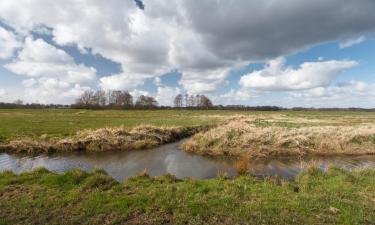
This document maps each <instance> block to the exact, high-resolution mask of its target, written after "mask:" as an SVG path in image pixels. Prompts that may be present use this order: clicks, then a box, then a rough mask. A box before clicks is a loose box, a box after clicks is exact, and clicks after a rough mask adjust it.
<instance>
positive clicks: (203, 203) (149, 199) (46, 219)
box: [0, 109, 375, 224]
mask: <svg viewBox="0 0 375 225" xmlns="http://www.w3.org/2000/svg"><path fill="white" fill-rule="evenodd" d="M0 121H1V123H0V135H1V145H2V146H13V147H10V148H7V149H5V150H6V152H7V153H8V154H15V155H17V154H16V153H26V154H29V155H38V154H46V153H51V152H49V150H50V149H51V148H54V151H53V152H58V151H75V150H85V151H88V152H89V151H106V152H107V153H109V154H110V153H111V151H142V149H144V148H153V147H156V146H158V145H163V144H165V143H169V142H174V141H178V140H180V139H183V138H187V139H186V140H184V141H183V143H182V145H181V148H182V150H183V151H187V152H189V153H191V154H192V155H202V156H203V157H209V158H212V157H213V158H215V157H220V158H228V159H234V160H237V161H238V162H237V163H236V165H235V166H236V168H237V171H238V175H237V176H236V177H232V178H229V177H228V176H227V174H225V173H221V174H220V173H218V174H217V177H216V178H211V179H204V180H199V179H194V178H184V179H177V178H175V177H174V176H173V175H171V174H166V175H163V176H159V177H150V176H149V175H148V174H147V171H144V172H141V171H140V173H139V175H137V176H135V177H132V178H129V179H126V180H125V181H123V182H118V181H116V180H114V179H113V178H112V177H111V176H110V175H109V174H107V173H106V172H105V171H103V170H100V168H99V169H94V170H93V171H91V172H90V171H88V172H87V171H83V170H79V169H73V170H68V171H65V172H64V173H56V172H50V171H48V170H46V169H36V170H34V171H28V172H23V173H21V174H15V173H14V172H11V171H3V172H2V173H0V208H1V210H0V224H11V223H12V224H18V223H19V224H46V223H50V224H59V223H61V220H64V223H65V224H77V223H79V224H248V223H251V224H373V223H374V221H375V217H374V215H375V211H374V209H375V194H374V193H375V189H374V188H375V174H374V170H373V169H364V170H363V169H358V170H357V169H355V170H353V171H349V170H344V169H340V168H337V167H329V168H328V170H327V171H322V170H320V169H319V168H318V167H317V165H314V164H312V165H306V166H305V169H304V170H303V171H302V172H301V173H300V174H299V175H298V176H297V177H296V178H295V180H289V181H287V180H286V179H284V178H282V177H267V178H264V179H260V178H257V177H253V176H251V175H250V174H249V173H248V169H249V165H250V164H249V163H250V162H251V161H252V160H258V159H259V158H275V157H276V158H277V157H285V156H287V157H291V158H294V159H296V160H298V158H299V157H301V156H306V155H307V156H308V155H314V154H318V155H321V156H327V157H329V156H330V155H372V154H375V113H371V112H350V111H333V112H331V111H327V112H322V111H291V110H286V111H277V112H260V111H219V110H147V111H146V110H73V109H53V110H52V109H48V110H47V109H38V110H28V109H27V110H25V109H14V110H0ZM69 141H70V142H69ZM15 143H18V145H16V144H15ZM20 143H23V145H21V144H20ZM61 143H64V144H65V145H64V146H65V148H62V147H61V146H62V145H61ZM82 143H83V144H82ZM58 144H59V145H58ZM68 144H69V145H68ZM77 144H79V146H80V145H84V146H83V147H80V148H74V146H75V145H77ZM56 146H58V147H56ZM66 146H70V148H67V147H66ZM72 146H73V147H72ZM3 150H4V149H3ZM149 151H153V149H150V150H149ZM3 154H4V153H3ZM177 166H178V165H177ZM192 166H194V165H192ZM249 221H251V222H249Z"/></svg>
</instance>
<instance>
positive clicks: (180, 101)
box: [173, 94, 184, 108]
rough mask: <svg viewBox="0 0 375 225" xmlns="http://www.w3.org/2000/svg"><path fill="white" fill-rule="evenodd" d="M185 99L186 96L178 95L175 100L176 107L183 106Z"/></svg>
mask: <svg viewBox="0 0 375 225" xmlns="http://www.w3.org/2000/svg"><path fill="white" fill-rule="evenodd" d="M183 100H184V97H183V96H182V95H181V94H178V95H176V97H175V98H174V101H173V103H174V107H176V108H181V107H182V106H183V104H184V103H183Z"/></svg>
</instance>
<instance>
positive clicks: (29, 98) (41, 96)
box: [23, 77, 90, 104]
mask: <svg viewBox="0 0 375 225" xmlns="http://www.w3.org/2000/svg"><path fill="white" fill-rule="evenodd" d="M23 85H24V87H25V89H24V96H23V100H25V101H26V102H37V103H43V104H49V103H54V104H65V103H67V102H74V101H75V99H77V98H78V96H80V95H81V94H82V92H84V91H85V90H88V89H90V88H89V87H85V86H81V85H80V84H72V83H69V82H65V81H63V80H61V79H56V78H51V77H41V78H38V79H34V78H32V79H28V80H24V81H23Z"/></svg>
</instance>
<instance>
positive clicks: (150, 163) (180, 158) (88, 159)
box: [0, 143, 375, 181]
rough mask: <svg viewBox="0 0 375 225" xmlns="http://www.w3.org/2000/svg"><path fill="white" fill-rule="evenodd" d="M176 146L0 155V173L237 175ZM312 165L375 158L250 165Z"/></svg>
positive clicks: (228, 165) (265, 168) (277, 169)
mask: <svg viewBox="0 0 375 225" xmlns="http://www.w3.org/2000/svg"><path fill="white" fill-rule="evenodd" d="M179 144H180V143H173V144H169V145H164V146H162V147H159V148H156V149H151V150H141V151H139V150H138V151H128V152H104V153H84V152H81V153H69V154H58V155H42V156H37V157H31V156H20V155H9V154H0V171H4V170H12V171H14V172H15V173H21V172H24V171H30V170H33V169H35V168H38V167H45V168H47V169H48V170H51V171H54V172H64V171H66V170H69V169H73V168H81V169H84V170H92V169H93V168H101V169H104V170H106V171H107V172H108V174H110V175H111V176H112V177H114V178H115V179H116V180H118V181H122V180H124V179H126V178H128V177H131V176H134V175H136V174H137V173H139V172H141V171H143V170H145V169H146V170H147V172H148V173H149V174H150V175H152V176H157V175H162V174H166V173H170V174H174V175H175V176H176V177H178V178H186V177H194V178H198V179H205V178H212V177H216V176H217V175H218V174H219V173H227V174H228V175H229V176H235V175H236V170H235V169H234V167H233V163H232V162H230V161H223V160H214V159H210V158H206V157H201V156H198V155H192V154H188V153H186V152H183V151H181V150H179V149H178V146H179ZM312 162H314V163H315V164H316V165H318V166H320V167H321V168H322V169H325V168H326V167H327V166H329V165H336V166H340V167H344V168H347V169H353V168H375V156H356V157H329V158H304V159H296V158H281V159H272V160H261V161H254V162H252V163H251V164H250V173H251V174H253V175H255V176H259V177H264V176H270V175H278V176H280V177H283V178H285V179H294V177H295V176H296V174H298V173H299V172H300V171H301V170H302V169H303V168H304V167H305V166H306V164H311V163H312Z"/></svg>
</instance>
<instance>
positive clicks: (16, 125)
mask: <svg viewBox="0 0 375 225" xmlns="http://www.w3.org/2000/svg"><path fill="white" fill-rule="evenodd" d="M233 115H254V116H259V117H265V118H272V117H274V116H277V117H280V116H281V117H285V118H289V119H293V118H304V119H306V120H316V119H317V120H325V121H326V122H327V121H328V122H331V123H334V124H338V123H339V124H347V125H353V124H358V123H375V113H366V112H292V111H283V112H244V111H218V110H75V109H1V110H0V140H1V141H3V142H4V141H6V140H9V139H13V138H16V137H22V136H31V137H38V136H41V135H48V136H56V137H65V136H70V135H74V134H75V133H76V132H77V131H79V130H83V129H88V128H92V129H94V128H103V127H118V126H124V127H125V128H132V127H134V126H137V125H140V124H150V125H156V126H162V125H165V126H194V125H210V124H215V123H217V122H218V121H219V120H220V118H225V117H227V116H233Z"/></svg>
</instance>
